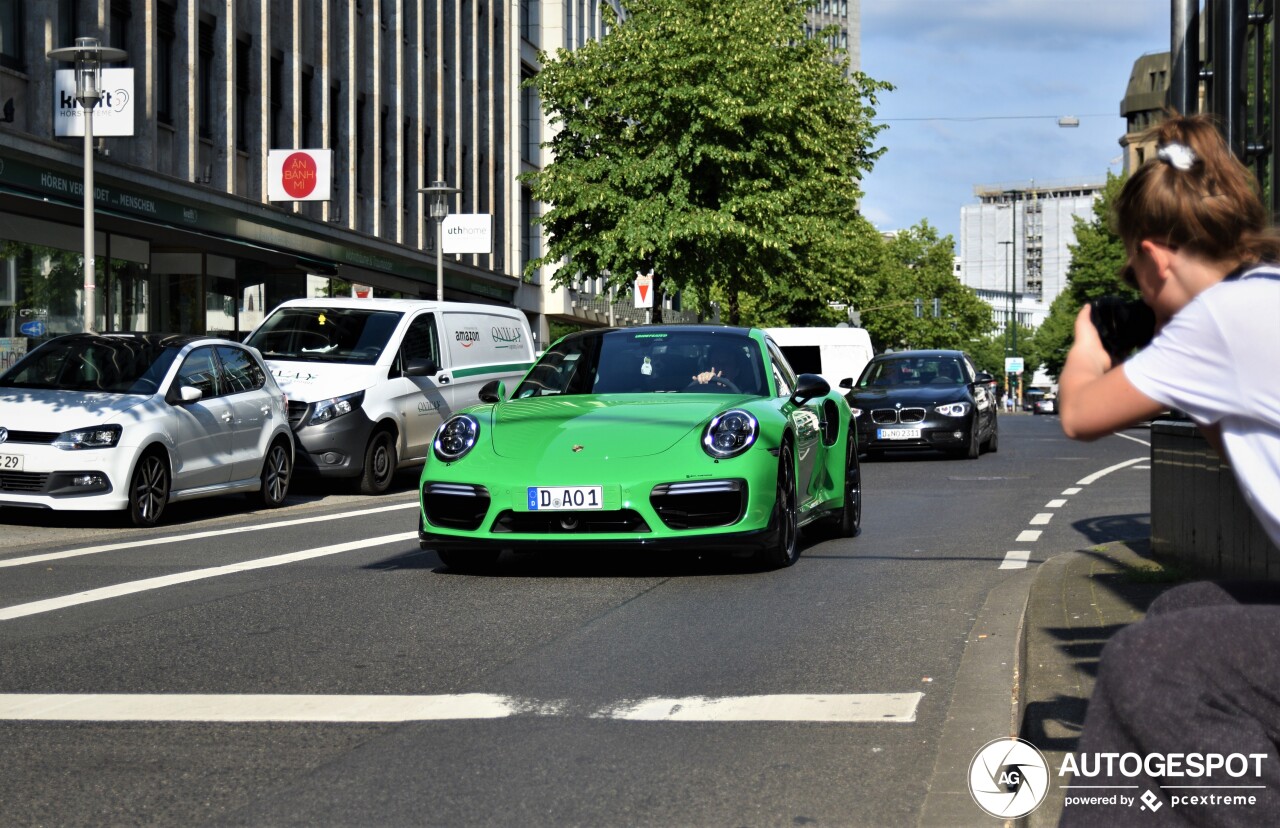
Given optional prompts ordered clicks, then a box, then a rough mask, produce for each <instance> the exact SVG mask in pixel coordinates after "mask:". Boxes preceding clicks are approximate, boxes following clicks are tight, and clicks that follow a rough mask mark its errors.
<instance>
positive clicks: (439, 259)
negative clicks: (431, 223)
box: [418, 181, 461, 302]
mask: <svg viewBox="0 0 1280 828" xmlns="http://www.w3.org/2000/svg"><path fill="white" fill-rule="evenodd" d="M418 192H420V193H424V194H425V195H426V196H427V199H428V205H427V207H428V209H429V210H430V212H431V217H432V218H433V219H435V220H436V301H437V302H443V301H444V231H443V230H442V229H441V226H442V224H443V222H444V217H445V216H447V215H449V196H451V195H453V194H455V193H459V192H461V190H459V189H458V188H457V187H450V186H449V185H448V184H446V183H444V182H443V181H432V182H431V186H430V187H421V188H419V189H418Z"/></svg>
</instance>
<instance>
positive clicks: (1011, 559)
mask: <svg viewBox="0 0 1280 828" xmlns="http://www.w3.org/2000/svg"><path fill="white" fill-rule="evenodd" d="M1029 557H1031V550H1029V549H1011V550H1009V551H1008V552H1006V553H1004V560H1003V561H1001V562H1000V568H1001V569H1026V568H1027V558H1029Z"/></svg>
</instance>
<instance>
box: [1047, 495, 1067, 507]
mask: <svg viewBox="0 0 1280 828" xmlns="http://www.w3.org/2000/svg"><path fill="white" fill-rule="evenodd" d="M1066 505H1067V501H1066V499H1065V498H1061V497H1059V498H1054V499H1053V500H1050V501H1049V502H1048V503H1046V504H1044V508H1046V509H1061V508H1062V507H1063V506H1066Z"/></svg>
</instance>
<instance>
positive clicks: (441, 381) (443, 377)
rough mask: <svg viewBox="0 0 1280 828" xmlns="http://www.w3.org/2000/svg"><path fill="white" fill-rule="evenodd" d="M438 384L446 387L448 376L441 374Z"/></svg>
mask: <svg viewBox="0 0 1280 828" xmlns="http://www.w3.org/2000/svg"><path fill="white" fill-rule="evenodd" d="M440 384H441V385H448V384H449V375H448V374H441V375H440Z"/></svg>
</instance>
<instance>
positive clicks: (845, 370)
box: [764, 327, 875, 388]
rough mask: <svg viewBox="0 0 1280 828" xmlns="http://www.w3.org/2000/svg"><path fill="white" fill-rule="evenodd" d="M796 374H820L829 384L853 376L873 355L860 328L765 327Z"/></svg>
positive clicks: (831, 384) (835, 384) (857, 373)
mask: <svg viewBox="0 0 1280 828" xmlns="http://www.w3.org/2000/svg"><path fill="white" fill-rule="evenodd" d="M764 332H765V333H766V334H768V336H769V337H770V338H771V339H773V341H774V342H775V343H776V344H777V346H778V347H779V348H781V349H782V353H783V355H784V356H785V357H786V358H787V362H788V363H790V364H791V367H792V368H793V369H795V372H796V373H797V374H821V375H822V378H823V379H825V380H826V381H827V384H829V385H830V386H831V387H832V388H839V387H840V380H842V379H845V378H847V377H848V378H852V379H855V380H856V379H857V378H858V375H859V374H861V373H862V369H863V368H864V367H866V364H867V363H868V362H870V361H871V357H873V356H875V351H874V350H872V348H871V336H870V335H869V334H868V333H867V332H866V331H865V330H863V329H862V328H849V327H836V328H765V329H764Z"/></svg>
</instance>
